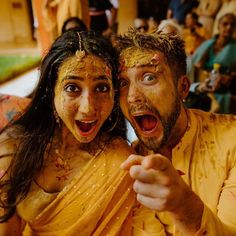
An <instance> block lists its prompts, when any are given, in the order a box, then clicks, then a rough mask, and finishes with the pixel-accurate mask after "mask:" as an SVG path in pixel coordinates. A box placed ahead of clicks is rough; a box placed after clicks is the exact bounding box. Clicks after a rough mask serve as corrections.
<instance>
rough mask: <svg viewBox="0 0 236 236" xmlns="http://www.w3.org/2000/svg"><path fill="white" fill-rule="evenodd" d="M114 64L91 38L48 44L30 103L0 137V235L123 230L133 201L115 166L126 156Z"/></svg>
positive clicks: (105, 45) (108, 49)
mask: <svg viewBox="0 0 236 236" xmlns="http://www.w3.org/2000/svg"><path fill="white" fill-rule="evenodd" d="M116 64H117V63H116V53H115V51H114V50H113V48H112V46H111V45H110V43H109V41H107V40H105V39H104V38H103V37H102V36H98V35H96V34H95V33H93V32H80V33H78V32H76V31H73V30H70V31H68V32H65V33H64V34H63V35H62V36H60V37H59V38H58V39H57V40H56V41H55V42H54V44H53V45H52V47H51V49H50V50H49V52H48V54H47V55H46V57H45V58H44V59H43V61H42V64H41V68H40V71H41V75H40V81H39V84H38V86H37V89H36V91H35V93H34V97H33V99H32V101H31V103H30V104H29V105H28V107H27V109H26V111H25V113H24V114H23V115H22V116H21V117H20V118H18V119H17V120H16V121H14V122H13V123H12V124H11V125H8V126H7V127H6V128H5V129H4V130H3V131H2V132H1V135H0V177H1V181H0V184H1V185H0V186H1V188H0V190H1V191H0V197H1V198H0V200H1V202H0V203H1V208H0V209H1V211H0V212H1V218H0V219H1V222H2V223H1V224H0V232H1V235H22V233H23V234H24V235H83V236H84V235H107V234H109V235H117V234H119V235H122V233H123V234H125V233H126V232H127V230H130V228H131V221H129V220H128V219H129V216H130V215H131V213H132V212H131V210H132V207H133V203H134V199H135V198H134V194H133V191H132V190H131V188H130V187H129V186H130V185H131V179H130V178H129V176H128V173H126V172H124V171H122V170H120V168H119V165H120V164H121V163H122V162H123V161H124V160H125V159H126V158H127V156H128V155H129V154H130V153H131V150H130V148H129V146H128V145H127V143H126V141H124V139H122V137H123V138H125V128H124V127H125V123H124V119H123V116H122V115H121V113H120V110H119V106H118V94H117V92H118V89H117V80H116V76H117V68H116ZM3 222H5V223H3ZM125 235H126V234H125Z"/></svg>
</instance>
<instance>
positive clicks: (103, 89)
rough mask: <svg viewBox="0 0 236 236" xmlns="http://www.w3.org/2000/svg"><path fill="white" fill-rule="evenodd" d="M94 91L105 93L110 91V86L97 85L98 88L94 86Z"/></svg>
mask: <svg viewBox="0 0 236 236" xmlns="http://www.w3.org/2000/svg"><path fill="white" fill-rule="evenodd" d="M95 90H96V91H97V92H101V93H106V92H108V91H110V86H109V85H107V84H99V85H98V86H96V88H95Z"/></svg>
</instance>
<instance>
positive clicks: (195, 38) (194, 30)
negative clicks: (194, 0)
mask: <svg viewBox="0 0 236 236" xmlns="http://www.w3.org/2000/svg"><path fill="white" fill-rule="evenodd" d="M182 37H183V40H184V42H185V51H186V54H187V56H188V55H192V54H193V53H194V51H195V50H196V48H197V47H198V46H199V45H200V44H201V43H202V42H203V41H204V40H205V39H206V38H207V37H208V36H207V34H206V31H205V29H204V27H202V25H201V24H200V23H199V22H198V15H197V14H196V13H194V12H190V13H188V14H187V15H186V17H185V25H184V28H183V34H182Z"/></svg>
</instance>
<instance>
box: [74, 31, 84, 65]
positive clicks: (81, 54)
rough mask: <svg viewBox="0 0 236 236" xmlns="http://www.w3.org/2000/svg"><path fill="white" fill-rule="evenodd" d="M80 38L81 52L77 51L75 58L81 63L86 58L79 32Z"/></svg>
mask: <svg viewBox="0 0 236 236" xmlns="http://www.w3.org/2000/svg"><path fill="white" fill-rule="evenodd" d="M77 34H78V37H79V50H76V52H75V56H76V57H77V61H81V60H82V59H83V58H84V57H85V51H84V50H82V38H81V35H80V33H79V32H77Z"/></svg>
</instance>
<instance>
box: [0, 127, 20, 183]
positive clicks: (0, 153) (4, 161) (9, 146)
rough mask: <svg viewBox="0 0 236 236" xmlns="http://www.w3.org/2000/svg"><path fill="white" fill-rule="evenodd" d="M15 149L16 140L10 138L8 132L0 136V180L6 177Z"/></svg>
mask: <svg viewBox="0 0 236 236" xmlns="http://www.w3.org/2000/svg"><path fill="white" fill-rule="evenodd" d="M16 147H17V144H16V140H15V139H13V138H12V137H11V133H10V132H9V131H5V132H2V133H1V134H0V180H3V178H4V179H5V178H6V176H7V172H8V169H9V167H10V164H11V160H12V157H13V155H14V153H15V151H16Z"/></svg>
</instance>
